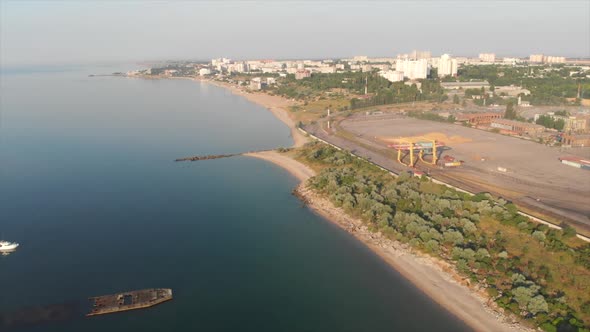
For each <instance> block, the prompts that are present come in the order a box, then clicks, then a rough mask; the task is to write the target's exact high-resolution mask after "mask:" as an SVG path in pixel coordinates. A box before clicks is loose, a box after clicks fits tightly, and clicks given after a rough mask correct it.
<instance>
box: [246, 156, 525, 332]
mask: <svg viewBox="0 0 590 332" xmlns="http://www.w3.org/2000/svg"><path fill="white" fill-rule="evenodd" d="M245 155H246V156H249V157H254V158H260V159H263V160H267V161H270V162H272V163H274V164H276V165H278V166H280V167H283V168H284V169H285V170H287V171H289V172H290V173H292V174H293V175H294V176H295V177H297V178H298V179H299V180H300V181H301V182H302V183H301V184H300V185H299V186H298V187H297V189H296V191H297V192H298V194H299V196H300V197H301V198H303V199H304V201H305V202H306V203H307V206H308V207H309V208H311V209H312V210H313V211H315V212H316V213H318V214H320V215H321V216H323V217H324V218H325V219H326V220H328V221H330V222H332V223H334V224H336V225H338V226H339V227H341V228H342V229H344V230H346V231H347V232H348V233H350V234H352V235H353V236H354V237H356V238H357V239H358V240H359V241H361V242H362V243H364V244H365V245H366V246H367V247H369V248H370V249H371V250H372V251H373V252H374V253H376V254H377V255H379V257H381V258H382V259H383V260H384V261H385V262H386V263H388V264H389V265H390V266H391V267H392V268H393V269H395V270H396V271H398V272H399V273H401V274H402V275H403V276H404V277H405V278H406V279H408V280H410V281H411V282H412V283H413V284H414V285H415V286H416V287H418V288H419V289H420V290H422V291H423V292H424V293H426V294H427V295H428V296H430V297H431V298H432V299H433V300H434V301H436V302H437V303H439V304H440V305H441V306H442V307H444V308H446V309H447V310H448V311H450V312H451V313H453V314H454V315H455V316H457V317H458V318H459V319H461V320H463V321H464V322H465V323H466V324H467V325H469V326H470V327H472V328H473V329H474V330H476V331H486V332H487V331H489V332H496V331H534V330H532V329H528V328H525V327H523V326H521V325H520V324H518V323H516V322H514V321H513V320H512V319H511V318H510V317H506V316H504V315H503V314H501V313H499V312H497V311H496V310H493V309H492V307H493V306H495V304H494V303H493V301H490V300H488V299H487V296H486V295H485V292H484V291H483V290H477V289H473V288H470V287H468V286H467V284H468V281H467V280H466V279H465V278H462V277H461V276H459V274H458V273H457V272H455V270H454V268H453V267H452V266H451V265H450V264H449V263H447V262H445V261H443V260H440V259H435V258H432V257H429V256H427V255H424V254H421V253H418V252H415V251H413V250H412V249H411V248H410V247H409V246H407V245H404V244H402V243H400V242H397V241H392V240H389V239H387V238H385V237H383V236H381V234H379V233H372V232H370V231H369V230H368V229H367V227H366V226H364V225H363V224H362V221H361V220H359V219H355V218H352V217H350V216H348V215H347V214H346V213H345V212H344V211H343V210H342V209H340V208H337V207H336V206H334V204H332V202H330V201H329V200H328V199H326V198H324V197H322V196H320V195H318V194H317V193H315V192H313V191H312V190H311V189H309V188H307V187H306V185H305V181H306V180H307V179H309V178H310V177H312V176H313V175H314V174H315V173H314V171H313V170H312V169H310V168H309V167H307V166H306V165H304V164H302V163H300V162H298V161H296V160H294V159H292V158H290V157H289V156H287V155H284V154H280V153H278V152H276V151H265V152H255V153H248V154H245Z"/></svg>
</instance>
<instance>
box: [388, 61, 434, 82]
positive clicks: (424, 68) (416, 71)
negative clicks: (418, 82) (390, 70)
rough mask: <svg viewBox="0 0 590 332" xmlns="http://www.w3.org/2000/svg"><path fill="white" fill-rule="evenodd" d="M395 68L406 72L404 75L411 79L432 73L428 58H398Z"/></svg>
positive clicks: (424, 76)
mask: <svg viewBox="0 0 590 332" xmlns="http://www.w3.org/2000/svg"><path fill="white" fill-rule="evenodd" d="M395 70H396V71H401V72H403V73H404V77H407V78H409V79H411V80H414V79H420V78H426V77H428V74H429V73H430V67H429V66H428V60H426V59H420V60H408V59H398V60H397V62H396V63H395Z"/></svg>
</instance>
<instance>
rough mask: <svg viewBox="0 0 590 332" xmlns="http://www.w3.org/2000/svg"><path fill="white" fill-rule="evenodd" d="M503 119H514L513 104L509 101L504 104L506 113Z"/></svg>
mask: <svg viewBox="0 0 590 332" xmlns="http://www.w3.org/2000/svg"><path fill="white" fill-rule="evenodd" d="M504 118H506V119H510V120H514V119H516V111H515V110H514V103H513V102H512V101H509V102H508V103H507V104H506V112H504Z"/></svg>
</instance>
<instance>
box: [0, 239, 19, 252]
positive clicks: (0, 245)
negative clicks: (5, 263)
mask: <svg viewBox="0 0 590 332" xmlns="http://www.w3.org/2000/svg"><path fill="white" fill-rule="evenodd" d="M18 246H19V244H18V243H16V242H8V241H0V252H5V251H13V250H15V249H16V248H17V247H18Z"/></svg>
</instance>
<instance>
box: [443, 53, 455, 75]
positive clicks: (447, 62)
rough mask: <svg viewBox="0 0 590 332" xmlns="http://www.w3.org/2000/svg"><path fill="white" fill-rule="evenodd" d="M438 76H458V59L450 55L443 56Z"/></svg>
mask: <svg viewBox="0 0 590 332" xmlns="http://www.w3.org/2000/svg"><path fill="white" fill-rule="evenodd" d="M438 76H439V77H444V76H457V59H453V58H452V57H451V56H450V55H448V54H443V55H442V56H441V57H440V60H439V61H438Z"/></svg>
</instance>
